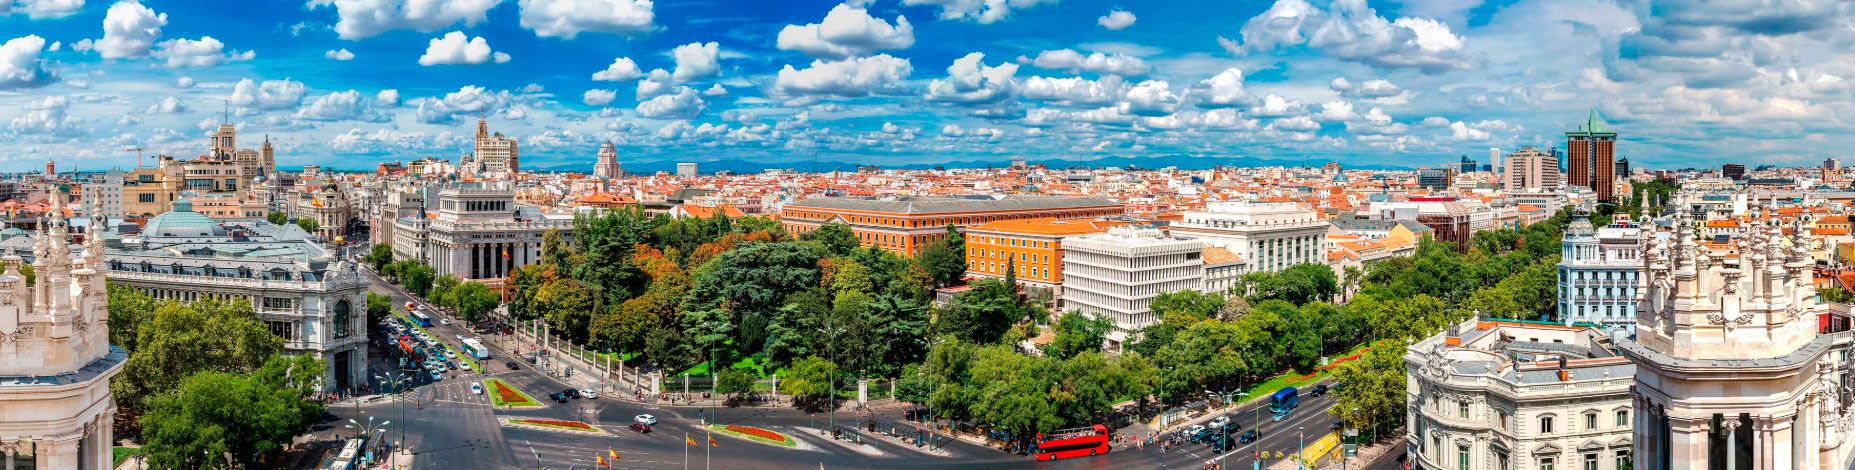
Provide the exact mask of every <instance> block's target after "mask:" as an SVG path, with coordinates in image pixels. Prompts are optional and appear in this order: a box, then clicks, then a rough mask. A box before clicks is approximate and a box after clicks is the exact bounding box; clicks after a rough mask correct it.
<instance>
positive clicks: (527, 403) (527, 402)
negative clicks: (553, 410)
mask: <svg viewBox="0 0 1855 470" xmlns="http://www.w3.org/2000/svg"><path fill="white" fill-rule="evenodd" d="M497 385H501V386H503V387H506V388H508V389H509V391H512V392H515V394H516V395H518V396H520V397H521V398H522V399H521V400H518V401H503V399H502V394H501V393H497V391H496V386H497ZM483 393H485V394H488V395H489V396H490V405H491V406H505V405H507V406H511V407H520V408H537V407H541V406H545V405H543V404H542V403H541V402H540V401H537V400H535V398H534V397H531V396H528V394H527V393H524V392H522V389H519V388H515V386H513V385H509V383H508V382H503V381H502V379H484V380H483Z"/></svg>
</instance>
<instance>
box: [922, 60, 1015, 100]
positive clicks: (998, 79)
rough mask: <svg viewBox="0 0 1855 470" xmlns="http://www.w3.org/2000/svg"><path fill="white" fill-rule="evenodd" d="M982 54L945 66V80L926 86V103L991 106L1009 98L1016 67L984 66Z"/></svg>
mask: <svg viewBox="0 0 1855 470" xmlns="http://www.w3.org/2000/svg"><path fill="white" fill-rule="evenodd" d="M984 60H985V54H982V53H978V52H974V53H971V54H966V56H964V57H961V58H958V59H954V61H953V65H950V66H948V67H947V78H944V79H935V80H934V81H933V82H931V83H929V84H928V87H927V100H928V101H940V102H948V103H963V104H983V103H995V102H998V101H1000V100H1003V99H1006V98H1009V97H1011V94H1012V92H1013V91H1014V90H1015V89H1016V88H1017V80H1015V79H1013V78H1012V76H1013V75H1016V74H1017V73H1018V64H1014V63H1010V62H1006V63H1002V64H998V65H996V66H991V67H987V66H986V65H985V62H984Z"/></svg>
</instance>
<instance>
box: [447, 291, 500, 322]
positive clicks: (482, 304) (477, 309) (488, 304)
mask: <svg viewBox="0 0 1855 470" xmlns="http://www.w3.org/2000/svg"><path fill="white" fill-rule="evenodd" d="M445 296H446V297H447V298H448V299H449V301H450V304H451V308H453V309H456V310H457V314H458V315H460V316H463V317H464V321H467V322H476V321H480V320H482V318H483V315H485V314H488V313H489V311H490V310H495V309H496V305H498V304H500V303H501V302H502V296H500V295H497V294H496V292H494V291H491V290H490V288H489V286H486V285H483V283H481V282H476V281H470V282H466V283H463V284H458V285H457V287H456V288H453V289H451V291H450V292H448V293H446V294H445Z"/></svg>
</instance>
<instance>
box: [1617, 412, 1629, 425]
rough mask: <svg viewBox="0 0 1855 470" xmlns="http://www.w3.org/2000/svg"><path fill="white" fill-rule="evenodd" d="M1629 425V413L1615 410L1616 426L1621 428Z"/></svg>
mask: <svg viewBox="0 0 1855 470" xmlns="http://www.w3.org/2000/svg"><path fill="white" fill-rule="evenodd" d="M1629 425H1630V411H1629V410H1617V426H1618V427H1623V426H1629Z"/></svg>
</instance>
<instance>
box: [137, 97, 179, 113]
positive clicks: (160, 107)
mask: <svg viewBox="0 0 1855 470" xmlns="http://www.w3.org/2000/svg"><path fill="white" fill-rule="evenodd" d="M184 112H187V105H186V104H185V103H181V102H180V99H179V98H175V97H173V96H168V97H167V98H164V99H162V100H161V101H156V102H155V104H151V105H148V107H147V108H144V109H142V114H180V113H184Z"/></svg>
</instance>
